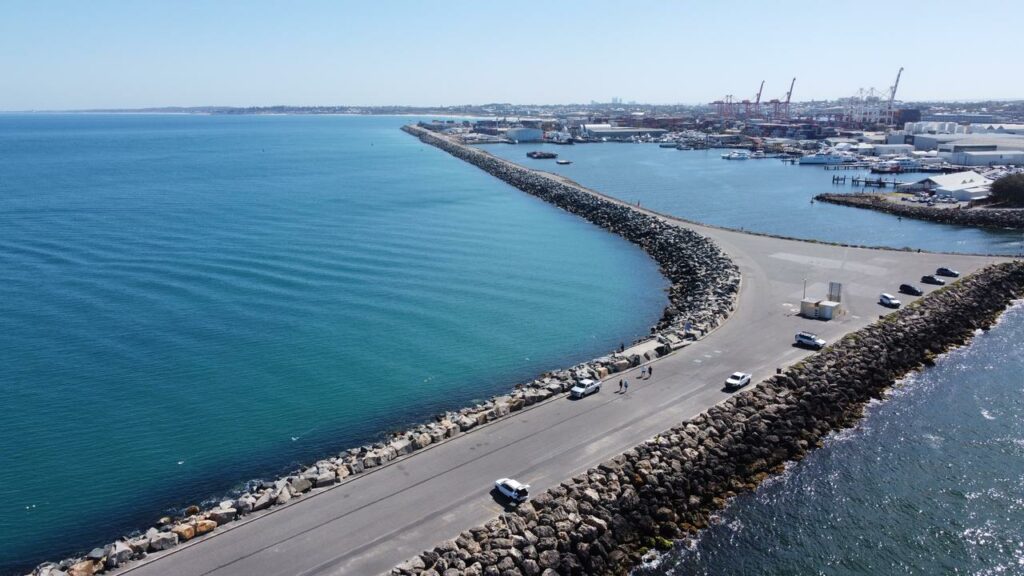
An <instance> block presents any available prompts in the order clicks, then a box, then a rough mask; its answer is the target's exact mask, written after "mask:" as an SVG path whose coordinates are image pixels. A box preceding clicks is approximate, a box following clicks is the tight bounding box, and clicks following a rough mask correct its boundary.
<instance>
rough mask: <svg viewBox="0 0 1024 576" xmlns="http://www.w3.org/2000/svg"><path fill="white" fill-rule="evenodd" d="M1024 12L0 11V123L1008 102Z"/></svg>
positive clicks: (617, 7)
mask: <svg viewBox="0 0 1024 576" xmlns="http://www.w3.org/2000/svg"><path fill="white" fill-rule="evenodd" d="M1022 22H1024V2H1020V1H1015V2H1013V1H985V2H964V1H958V2H945V1H940V0H932V1H928V2H912V1H900V2H897V1H888V2H875V1H872V0H858V1H855V2H842V3H838V2H825V1H817V2H799V1H786V0H781V1H773V2H760V1H746V0H735V1H731V2H682V1H669V0H657V1H654V0H638V1H632V2H610V1H607V2H606V1H591V2H584V1H576V0H567V1H558V2H556V1H553V0H548V1H546V2H534V1H528V0H515V1H508V2H492V1H484V0H477V1H468V0H465V1H463V0H458V1H444V2H442V1H439V0H438V1H428V0H423V1H412V0H408V1H400V0H396V1H384V0H377V1H375V2H371V1H366V0H362V1H359V2H348V1H341V0H338V1H333V2H331V1H319V0H292V1H280V2H270V1H259V0H250V1H246V2H242V1H233V0H216V1H215V0H206V1H192V0H175V1H170V0H167V1H163V0H131V1H129V0H123V1H117V2H115V1H109V0H89V1H82V0H32V1H27V0H0V110H29V109H36V110H54V109H82V108H110V107H143V106H197V105H232V106H249V105H273V104H291V105H312V104H353V105H373V104H382V105H383V104H409V105H430V106H433V105H451V104H467V103H485V102H514V103H564V102H589V101H590V100H598V101H608V100H609V99H611V98H612V97H620V98H622V99H623V100H625V101H629V100H636V101H639V102H656V103H677V102H681V103H697V102H707V101H711V100H715V99H718V98H720V97H722V96H724V95H726V94H733V95H734V96H735V97H736V98H737V99H743V98H750V97H753V95H754V93H755V92H756V91H757V87H758V85H759V84H760V82H761V80H766V84H765V95H764V98H766V99H770V98H775V97H781V96H783V95H784V94H785V91H786V89H787V88H788V84H789V81H790V79H791V78H793V77H794V76H795V77H796V78H797V81H796V89H795V90H794V95H793V97H794V99H795V100H807V99H812V98H813V99H823V98H836V97H840V96H847V95H852V94H854V93H855V92H856V91H857V89H858V88H869V87H875V88H878V89H880V90H884V89H886V88H887V87H888V86H889V85H890V84H891V83H892V81H893V79H894V78H895V76H896V71H897V70H898V69H899V67H900V66H904V67H905V68H906V71H905V72H904V75H903V80H902V82H901V85H900V92H899V96H900V97H901V98H905V99H943V100H952V99H983V98H1024V74H1022V73H1021V70H1022V69H1024V66H1022V65H1021V62H1020V53H1021V48H1020V40H1019V38H1020V26H1021V23H1022Z"/></svg>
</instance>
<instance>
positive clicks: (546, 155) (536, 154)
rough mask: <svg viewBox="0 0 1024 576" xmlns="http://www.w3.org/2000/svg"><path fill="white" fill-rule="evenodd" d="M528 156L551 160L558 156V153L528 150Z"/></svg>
mask: <svg viewBox="0 0 1024 576" xmlns="http://www.w3.org/2000/svg"><path fill="white" fill-rule="evenodd" d="M526 156H527V157H528V158H533V159H534V160H550V159H551V158H558V154H555V153H554V152H544V151H543V150H534V151H532V152H527V153H526Z"/></svg>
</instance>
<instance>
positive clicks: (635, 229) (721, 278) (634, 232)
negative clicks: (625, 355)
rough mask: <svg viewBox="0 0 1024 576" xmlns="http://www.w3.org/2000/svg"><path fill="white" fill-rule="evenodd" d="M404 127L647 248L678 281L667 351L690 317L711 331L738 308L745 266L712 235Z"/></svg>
mask: <svg viewBox="0 0 1024 576" xmlns="http://www.w3.org/2000/svg"><path fill="white" fill-rule="evenodd" d="M402 129H403V130H405V131H406V132H408V133H410V134H412V135H414V136H417V137H419V138H420V140H422V141H423V142H425V143H427V144H430V145H432V146H435V147H437V148H440V149H441V150H444V151H445V152H448V153H449V154H451V155H453V156H455V157H457V158H460V159H462V160H464V161H466V162H469V163H470V164H473V165H474V166H476V167H478V168H480V169H481V170H484V171H486V172H487V173H489V174H491V175H492V176H495V177H496V178H498V179H500V180H502V181H504V182H507V183H508V184H511V185H512V186H515V187H516V188H518V189H520V190H522V191H523V192H526V193H527V194H531V195H533V196H536V197H538V198H540V199H542V200H544V201H546V202H549V203H551V204H554V205H555V206H558V207H559V208H562V209H563V210H566V211H568V212H571V213H572V214H575V215H577V216H580V217H582V218H584V219H586V220H587V221H589V222H591V223H592V224H595V225H597V226H600V227H601V228H604V229H606V230H608V231H610V232H613V233H615V234H618V235H619V236H622V237H623V238H625V239H626V240H629V241H630V242H633V243H634V244H636V245H638V246H639V247H640V248H642V249H643V250H644V251H645V252H647V254H648V255H650V256H651V258H653V259H654V260H655V261H656V262H657V263H658V265H659V266H661V270H662V273H663V274H664V275H665V277H667V278H668V279H669V281H670V282H671V283H672V286H671V288H670V289H669V306H668V307H666V309H665V312H664V314H663V316H662V318H661V320H660V321H659V322H658V324H657V325H656V326H655V327H654V328H653V329H652V331H653V332H654V335H655V337H656V338H658V339H659V340H663V341H664V342H665V344H666V348H665V349H664V351H665V352H667V351H670V347H671V345H672V344H674V343H675V342H678V341H681V340H683V339H686V338H687V337H688V334H686V333H685V331H684V328H685V325H686V323H687V322H689V323H690V326H691V328H692V329H694V330H696V331H697V332H699V333H706V332H707V331H710V330H712V329H714V328H715V327H717V326H718V325H719V324H720V323H721V322H722V321H723V320H724V319H726V318H728V316H729V314H730V313H731V312H732V309H733V305H734V302H735V299H736V294H737V292H738V291H739V282H740V274H739V269H738V268H737V267H736V265H735V264H734V263H733V262H732V261H731V260H729V257H728V256H726V254H725V253H724V252H723V251H722V250H721V249H719V248H718V246H716V245H715V243H714V242H713V241H711V240H710V239H708V238H706V237H704V236H701V235H700V234H698V233H696V232H694V231H692V230H688V229H685V228H681V227H679V226H674V225H672V224H669V223H667V222H665V221H664V220H662V219H661V218H658V217H656V216H652V215H650V214H647V213H644V212H641V211H639V210H635V209H633V208H632V207H630V206H629V205H626V204H624V203H621V202H615V201H612V200H610V199H607V198H604V197H601V196H598V195H596V194H594V193H593V192H592V191H590V190H588V189H586V188H584V187H582V186H580V185H578V184H575V183H570V182H567V181H564V180H561V179H558V178H556V177H554V176H550V175H547V174H541V173H538V172H536V171H533V170H530V169H528V168H524V167H522V166H519V165H518V164H514V163H512V162H509V161H507V160H503V159H501V158H497V157H495V156H493V155H491V154H488V153H486V152H484V151H482V150H479V149H477V148H473V147H471V146H466V145H463V144H460V143H458V142H455V141H453V140H451V139H450V138H447V137H444V136H442V135H439V134H436V133H434V132H432V131H430V130H427V129H425V128H422V127H419V126H411V125H409V126H404V127H403V128H402Z"/></svg>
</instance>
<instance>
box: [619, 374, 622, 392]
mask: <svg viewBox="0 0 1024 576" xmlns="http://www.w3.org/2000/svg"><path fill="white" fill-rule="evenodd" d="M619 393H620V394H621V393H622V378H619Z"/></svg>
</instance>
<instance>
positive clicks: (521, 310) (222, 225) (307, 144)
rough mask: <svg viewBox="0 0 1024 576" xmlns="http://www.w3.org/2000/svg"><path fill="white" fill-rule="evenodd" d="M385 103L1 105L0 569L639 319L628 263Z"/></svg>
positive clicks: (400, 419)
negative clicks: (241, 107) (212, 109)
mask: <svg viewBox="0 0 1024 576" xmlns="http://www.w3.org/2000/svg"><path fill="white" fill-rule="evenodd" d="M407 121H408V119H405V118H381V117H376V118H370V117H328V116H318V117H286V116H277V117H273V116H268V117H252V116H247V117H218V116H213V117H208V116H141V115H140V116H105V115H77V116H68V115H7V116H0V270H2V271H3V272H2V273H3V278H2V282H0V358H2V360H3V370H2V371H0V393H2V398H3V408H4V417H3V419H0V573H8V572H17V569H18V568H24V567H25V566H26V565H32V564H34V563H35V562H37V561H41V560H44V559H58V558H59V557H61V556H62V555H64V554H67V553H72V552H75V551H79V550H82V549H83V548H84V549H86V550H87V549H88V547H89V546H91V545H95V544H103V543H105V542H108V541H110V540H111V539H112V538H114V537H117V536H118V535H120V534H122V533H124V532H125V531H128V530H131V529H133V528H137V527H143V526H145V525H148V524H149V523H151V522H152V521H154V520H155V519H156V518H157V517H159V516H160V515H161V512H163V511H165V510H168V509H174V508H177V507H181V506H184V505H187V504H190V503H194V502H196V501H199V500H202V499H205V498H209V497H214V496H217V495H219V494H223V493H225V492H227V491H230V490H231V489H233V488H237V487H239V486H241V485H242V483H243V482H245V481H246V480H249V479H252V478H256V477H266V476H271V475H274V474H276V473H279V472H282V471H285V470H286V469H287V468H288V467H289V466H291V465H293V464H295V463H299V462H308V461H311V460H312V459H315V458H317V457H321V456H324V455H327V454H331V453H333V451H334V450H337V449H341V448H346V447H350V446H353V445H358V444H359V443H362V442H367V441H371V440H374V439H375V438H378V437H379V436H380V435H381V434H382V433H385V432H387V431H389V430H394V429H397V428H401V427H403V426H404V425H406V424H408V423H411V422H416V421H423V420H425V419H427V418H429V417H430V416H431V415H433V414H436V413H438V412H440V411H442V410H444V409H446V408H454V407H461V406H463V405H466V404H468V403H470V402H471V401H473V400H474V399H482V398H485V397H487V396H488V395H491V394H494V393H498V392H503V391H506V390H508V389H510V387H511V386H512V385H513V384H515V383H517V382H520V381H524V380H527V379H529V378H531V377H532V376H535V375H536V374H538V373H540V372H541V371H543V370H546V369H551V368H555V367H564V366H567V365H571V364H573V363H575V362H577V361H580V360H584V359H587V358H590V357H593V356H596V355H600V354H602V353H605V352H607V351H608V350H610V349H612V348H615V347H617V346H618V345H619V343H620V342H621V341H623V340H625V341H629V340H631V339H632V338H634V337H638V336H641V335H644V334H646V333H647V330H648V328H649V326H650V325H651V324H653V323H654V322H655V321H656V320H657V318H658V317H659V315H660V312H661V310H662V308H663V307H664V305H665V304H666V303H667V299H666V298H665V294H664V292H663V288H665V287H666V283H665V281H664V280H663V279H662V278H661V276H660V275H659V274H658V271H657V267H656V265H655V264H654V263H653V262H652V261H651V260H650V259H648V258H647V257H646V256H644V255H643V253H642V252H640V251H639V250H638V249H637V248H635V247H634V246H632V245H631V244H628V243H627V242H625V241H623V240H621V239H620V238H618V237H616V236H613V235H611V234H609V233H607V232H604V231H602V230H599V229H597V228H595V227H593V226H591V225H589V224H587V223H585V222H583V221H582V220H579V219H577V218H575V217H572V216H570V215H568V214H566V213H564V212H562V211H560V210H557V209H554V208H552V207H550V206H548V205H546V204H544V203H543V202H541V201H539V200H536V199H534V198H532V197H530V196H527V195H525V194H522V193H520V192H518V191H516V190H514V189H512V188H511V187H509V186H507V185H504V184H502V183H500V182H498V181H496V180H495V179H493V178H491V177H490V176H488V175H486V174H485V173H483V172H481V171H479V170H476V169H475V168H472V167H470V166H468V165H466V164H465V163H463V162H461V161H459V160H457V159H455V158H452V157H450V156H448V155H447V154H444V153H442V152H440V151H438V150H436V149H434V148H432V147H429V146H425V145H423V144H421V143H420V142H418V141H417V140H416V139H415V138H412V137H410V136H408V135H406V134H404V133H402V132H401V131H399V130H398V127H399V126H401V125H402V124H404V123H405V122H407Z"/></svg>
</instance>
